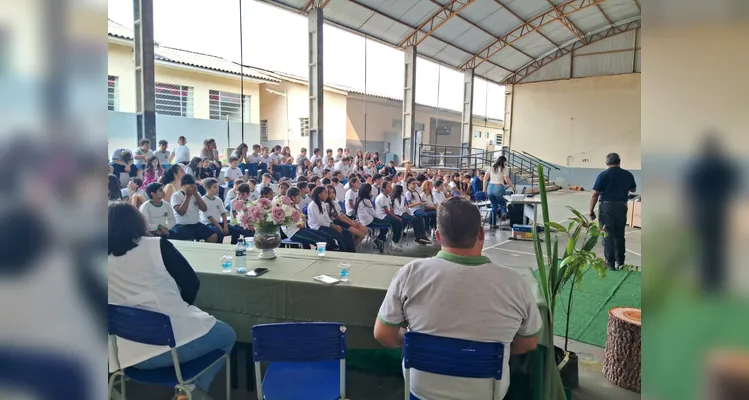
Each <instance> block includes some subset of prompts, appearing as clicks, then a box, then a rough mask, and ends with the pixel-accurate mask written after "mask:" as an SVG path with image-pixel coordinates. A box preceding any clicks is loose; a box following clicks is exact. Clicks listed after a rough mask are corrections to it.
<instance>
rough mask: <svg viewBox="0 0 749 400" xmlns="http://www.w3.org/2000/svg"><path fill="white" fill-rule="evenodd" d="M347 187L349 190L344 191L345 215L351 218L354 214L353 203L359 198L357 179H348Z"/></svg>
mask: <svg viewBox="0 0 749 400" xmlns="http://www.w3.org/2000/svg"><path fill="white" fill-rule="evenodd" d="M348 186H349V189H348V190H347V191H346V196H345V203H346V204H345V205H346V215H348V216H349V217H353V216H354V215H355V214H356V207H355V206H354V203H355V202H356V198H357V197H359V187H360V186H361V184H360V183H359V179H358V178H357V177H355V176H354V177H351V178H349V180H348Z"/></svg>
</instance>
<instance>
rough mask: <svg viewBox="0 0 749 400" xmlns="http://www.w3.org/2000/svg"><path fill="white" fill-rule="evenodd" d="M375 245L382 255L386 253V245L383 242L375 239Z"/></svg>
mask: <svg viewBox="0 0 749 400" xmlns="http://www.w3.org/2000/svg"><path fill="white" fill-rule="evenodd" d="M374 244H375V246H377V251H379V252H380V253H384V252H385V246H384V243H382V240H380V239H375V240H374Z"/></svg>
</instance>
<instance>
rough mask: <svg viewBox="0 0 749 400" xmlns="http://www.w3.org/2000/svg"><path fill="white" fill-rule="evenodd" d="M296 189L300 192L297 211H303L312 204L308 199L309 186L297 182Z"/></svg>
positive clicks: (310, 199)
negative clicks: (300, 197) (300, 198)
mask: <svg viewBox="0 0 749 400" xmlns="http://www.w3.org/2000/svg"><path fill="white" fill-rule="evenodd" d="M296 187H297V189H299V191H300V192H301V196H302V200H301V201H300V202H299V209H300V210H304V209H305V208H307V207H309V205H310V203H312V197H310V190H309V184H308V183H307V182H297V184H296Z"/></svg>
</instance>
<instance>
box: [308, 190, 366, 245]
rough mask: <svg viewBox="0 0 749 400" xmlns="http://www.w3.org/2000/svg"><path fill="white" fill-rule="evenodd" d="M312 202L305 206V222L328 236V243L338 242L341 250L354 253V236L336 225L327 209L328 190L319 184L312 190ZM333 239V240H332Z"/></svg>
mask: <svg viewBox="0 0 749 400" xmlns="http://www.w3.org/2000/svg"><path fill="white" fill-rule="evenodd" d="M311 197H312V203H310V204H309V206H307V224H309V227H310V229H313V230H316V231H318V233H320V234H321V235H323V236H325V237H326V238H328V244H329V245H330V244H333V243H335V242H337V243H338V248H339V249H340V250H341V251H345V252H348V253H355V252H356V246H354V236H353V235H352V234H351V232H349V231H347V230H345V229H343V228H341V227H340V226H338V225H336V224H335V223H334V222H333V220H332V219H331V218H330V211H329V210H328V190H327V189H326V188H325V187H324V186H322V185H320V186H317V187H315V189H314V190H313V191H312V195H311ZM334 241H335V242H334Z"/></svg>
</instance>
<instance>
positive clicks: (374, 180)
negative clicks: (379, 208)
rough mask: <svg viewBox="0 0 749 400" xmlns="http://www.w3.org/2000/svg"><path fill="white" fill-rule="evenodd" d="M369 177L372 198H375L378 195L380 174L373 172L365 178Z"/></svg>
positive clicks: (380, 183) (380, 182) (380, 184)
mask: <svg viewBox="0 0 749 400" xmlns="http://www.w3.org/2000/svg"><path fill="white" fill-rule="evenodd" d="M369 179H371V180H372V181H371V182H368V183H369V184H371V185H372V200H374V199H376V198H377V196H379V195H380V187H381V186H382V181H383V179H382V175H380V174H374V175H372V176H370V177H368V178H367V180H369Z"/></svg>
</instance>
